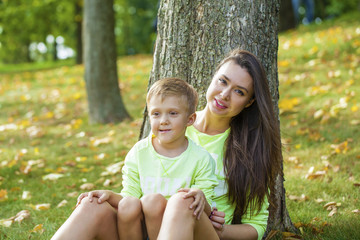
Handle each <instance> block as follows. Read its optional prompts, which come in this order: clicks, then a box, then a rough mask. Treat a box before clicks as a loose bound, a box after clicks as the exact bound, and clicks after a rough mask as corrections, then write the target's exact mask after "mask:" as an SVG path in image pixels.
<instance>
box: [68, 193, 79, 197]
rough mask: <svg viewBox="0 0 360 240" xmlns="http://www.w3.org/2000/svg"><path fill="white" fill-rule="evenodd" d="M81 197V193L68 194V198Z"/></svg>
mask: <svg viewBox="0 0 360 240" xmlns="http://www.w3.org/2000/svg"><path fill="white" fill-rule="evenodd" d="M78 195H79V193H78V192H71V193H68V194H66V196H68V197H72V198H73V197H77V196H78Z"/></svg>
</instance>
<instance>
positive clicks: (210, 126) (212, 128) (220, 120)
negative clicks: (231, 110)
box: [194, 107, 231, 135]
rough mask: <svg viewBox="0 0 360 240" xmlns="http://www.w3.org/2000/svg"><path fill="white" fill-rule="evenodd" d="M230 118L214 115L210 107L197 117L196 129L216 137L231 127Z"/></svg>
mask: <svg viewBox="0 0 360 240" xmlns="http://www.w3.org/2000/svg"><path fill="white" fill-rule="evenodd" d="M230 120H231V119H230V118H224V117H218V116H216V115H214V114H212V113H211V112H210V111H209V109H208V107H205V108H204V110H202V111H200V112H198V113H197V115H196V121H195V123H194V127H195V128H196V129H197V130H199V131H200V132H203V133H206V134H209V135H216V134H220V133H223V132H225V131H226V130H227V129H228V128H229V127H230Z"/></svg>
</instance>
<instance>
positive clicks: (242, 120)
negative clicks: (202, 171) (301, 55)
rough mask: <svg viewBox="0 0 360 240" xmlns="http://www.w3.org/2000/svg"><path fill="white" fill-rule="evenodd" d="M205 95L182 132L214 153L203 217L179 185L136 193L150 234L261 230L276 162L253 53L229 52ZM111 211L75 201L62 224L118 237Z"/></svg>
mask: <svg viewBox="0 0 360 240" xmlns="http://www.w3.org/2000/svg"><path fill="white" fill-rule="evenodd" d="M206 100H207V104H206V107H205V108H204V110H202V111H200V112H198V113H197V119H196V121H195V123H194V125H193V127H189V128H188V130H187V135H188V137H190V138H191V139H192V140H193V141H195V142H197V143H198V144H200V145H201V146H203V147H204V148H206V149H207V150H208V151H209V152H210V153H211V154H212V156H213V157H214V159H215V160H216V165H217V169H216V176H217V178H218V180H219V186H218V187H217V188H216V189H215V192H216V198H215V199H214V205H216V206H215V208H213V211H212V214H211V215H210V217H209V216H207V215H206V214H205V213H203V214H202V215H201V217H200V219H199V220H197V219H195V217H194V216H193V211H191V210H189V206H190V205H191V203H192V199H191V198H184V195H186V189H185V190H183V192H179V193H178V194H175V195H174V196H173V197H171V198H170V199H169V201H168V202H166V201H164V200H163V198H162V196H161V195H159V194H157V195H156V194H155V195H149V196H147V197H145V198H144V199H142V208H143V213H144V217H145V222H146V229H147V232H148V234H149V238H150V239H154V238H156V236H157V235H158V234H159V235H158V239H193V238H194V239H209V240H210V239H219V238H220V239H261V238H262V236H263V234H264V232H265V230H266V224H267V218H268V211H267V207H268V200H267V199H269V195H270V192H269V190H271V189H273V187H274V184H275V177H276V173H277V171H278V170H279V166H280V159H281V143H280V134H279V124H278V121H277V119H276V118H275V115H274V112H273V104H272V100H271V95H270V92H269V87H268V83H267V80H266V76H265V73H264V70H263V68H262V66H261V64H260V62H259V61H258V60H257V58H256V57H255V56H254V55H253V54H251V53H249V52H247V51H243V50H235V51H233V52H231V53H230V54H229V56H228V57H226V58H225V59H224V60H223V61H222V62H221V63H220V64H219V66H218V67H217V69H216V73H215V75H214V77H213V79H212V81H211V84H210V86H209V88H208V90H207V94H206ZM165 208H166V209H165ZM207 208H209V206H207ZM87 211H91V214H89V213H88V214H86V213H87ZM118 214H121V213H118ZM90 215H92V216H96V217H89V216H90ZM116 215H117V213H116V211H115V210H114V208H113V207H111V206H109V204H106V203H103V204H98V203H96V202H93V203H91V202H89V201H83V203H81V204H80V206H79V207H78V208H77V209H75V211H74V213H73V214H72V216H71V217H70V218H69V219H68V220H67V221H66V222H65V224H64V226H63V227H62V228H63V229H62V232H67V233H68V234H69V235H68V236H72V238H76V239H81V238H80V237H83V236H82V235H81V234H79V231H78V230H79V229H77V230H76V229H74V228H73V225H74V224H80V223H82V224H80V225H81V226H80V227H81V229H80V230H81V232H82V231H85V232H86V233H87V236H86V238H82V239H91V238H94V237H97V238H100V239H118V235H117V226H116V225H117V223H116V218H117V216H116ZM73 234H75V235H73ZM76 234H77V235H76ZM79 235H80V236H79ZM78 236H79V238H78ZM59 239H60V238H59ZM63 239H66V238H63Z"/></svg>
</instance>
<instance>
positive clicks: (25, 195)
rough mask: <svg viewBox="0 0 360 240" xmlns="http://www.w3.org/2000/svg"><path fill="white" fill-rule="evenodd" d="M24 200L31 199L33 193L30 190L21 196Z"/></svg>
mask: <svg viewBox="0 0 360 240" xmlns="http://www.w3.org/2000/svg"><path fill="white" fill-rule="evenodd" d="M21 199H22V200H29V199H31V193H30V192H29V191H24V192H23V193H22V196H21Z"/></svg>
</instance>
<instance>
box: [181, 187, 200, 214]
mask: <svg viewBox="0 0 360 240" xmlns="http://www.w3.org/2000/svg"><path fill="white" fill-rule="evenodd" d="M178 192H186V194H185V195H184V198H189V197H193V198H194V202H193V203H192V204H191V205H190V209H193V208H195V210H194V215H195V216H196V218H197V219H198V220H199V219H200V216H201V214H202V212H203V211H204V208H205V202H206V199H205V194H204V193H203V191H201V190H200V189H196V188H181V189H179V190H178Z"/></svg>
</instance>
